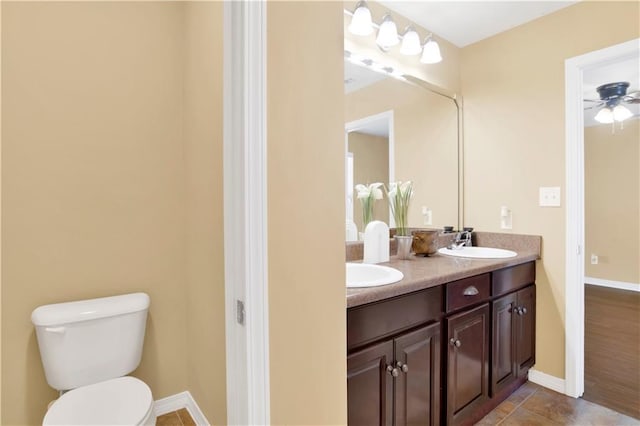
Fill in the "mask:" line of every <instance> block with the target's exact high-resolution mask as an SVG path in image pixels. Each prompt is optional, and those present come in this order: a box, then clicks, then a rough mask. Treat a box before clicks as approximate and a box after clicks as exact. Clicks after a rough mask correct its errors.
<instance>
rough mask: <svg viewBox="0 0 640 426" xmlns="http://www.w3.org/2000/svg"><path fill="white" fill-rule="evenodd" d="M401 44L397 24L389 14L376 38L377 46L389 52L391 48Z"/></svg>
mask: <svg viewBox="0 0 640 426" xmlns="http://www.w3.org/2000/svg"><path fill="white" fill-rule="evenodd" d="M398 43H400V39H399V38H398V28H397V27H396V23H395V22H393V18H392V17H391V15H389V14H388V13H387V14H386V15H384V17H383V18H382V24H380V28H379V29H378V37H376V44H377V45H378V46H379V47H380V48H381V49H382V50H384V51H387V49H389V48H390V47H393V46H395V45H396V44H398Z"/></svg>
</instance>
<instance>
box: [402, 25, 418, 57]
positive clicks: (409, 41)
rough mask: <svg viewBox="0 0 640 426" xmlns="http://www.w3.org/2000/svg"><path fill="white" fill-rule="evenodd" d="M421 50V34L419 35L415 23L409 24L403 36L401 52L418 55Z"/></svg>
mask: <svg viewBox="0 0 640 426" xmlns="http://www.w3.org/2000/svg"><path fill="white" fill-rule="evenodd" d="M420 51H422V45H421V44H420V35H418V32H417V31H416V29H415V28H414V27H413V25H409V26H408V27H407V29H406V31H405V32H404V35H403V36H402V45H401V46H400V53H402V54H403V55H418V54H420Z"/></svg>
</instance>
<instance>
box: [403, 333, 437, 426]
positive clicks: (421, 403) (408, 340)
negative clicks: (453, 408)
mask: <svg viewBox="0 0 640 426" xmlns="http://www.w3.org/2000/svg"><path fill="white" fill-rule="evenodd" d="M440 326H441V325H440V323H436V324H432V325H430V326H427V327H423V328H421V329H418V330H416V331H413V332H411V333H407V334H405V335H403V336H401V337H398V338H396V340H395V356H396V357H395V360H396V362H397V363H400V365H398V364H397V363H396V368H398V369H399V370H400V374H399V375H398V377H397V378H396V384H395V386H396V387H395V405H394V412H395V423H394V424H395V425H396V426H404V425H416V426H417V425H421V426H427V425H433V426H438V425H439V424H440ZM405 365H406V368H405V369H406V370H407V371H404V372H403V371H402V370H403V367H404V366H405Z"/></svg>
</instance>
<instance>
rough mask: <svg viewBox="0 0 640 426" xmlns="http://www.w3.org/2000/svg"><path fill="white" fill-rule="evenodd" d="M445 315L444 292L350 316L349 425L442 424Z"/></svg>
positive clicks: (397, 300)
mask: <svg viewBox="0 0 640 426" xmlns="http://www.w3.org/2000/svg"><path fill="white" fill-rule="evenodd" d="M441 315H442V292H441V289H440V288H439V287H437V288H432V289H426V290H423V291H420V292H416V293H412V294H409V295H405V296H401V297H397V298H393V299H389V300H387V301H382V302H379V303H374V304H371V305H366V306H364V307H357V308H353V309H350V310H349V311H347V330H348V331H347V348H348V350H349V354H348V356H347V398H348V422H349V425H351V426H354V425H362V426H373V425H387V426H392V425H433V426H437V425H439V424H440V398H441V387H440V371H441V362H440V356H441V345H440V335H441V324H440V322H439V319H440V317H441ZM380 337H382V338H383V339H382V340H381V341H378V340H379V338H380ZM372 342H373V343H372Z"/></svg>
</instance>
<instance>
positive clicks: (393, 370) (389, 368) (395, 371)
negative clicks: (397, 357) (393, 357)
mask: <svg viewBox="0 0 640 426" xmlns="http://www.w3.org/2000/svg"><path fill="white" fill-rule="evenodd" d="M387 371H388V372H389V374H391V375H392V376H393V377H398V376H399V375H400V372H399V371H398V369H397V368H394V366H393V365H391V364H389V365H387Z"/></svg>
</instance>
